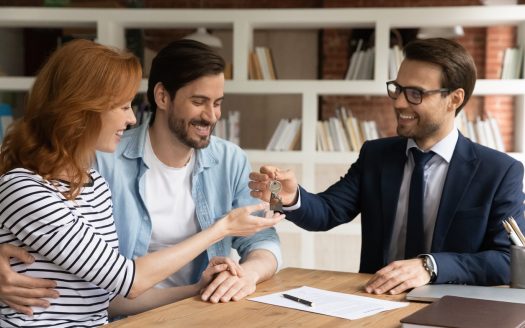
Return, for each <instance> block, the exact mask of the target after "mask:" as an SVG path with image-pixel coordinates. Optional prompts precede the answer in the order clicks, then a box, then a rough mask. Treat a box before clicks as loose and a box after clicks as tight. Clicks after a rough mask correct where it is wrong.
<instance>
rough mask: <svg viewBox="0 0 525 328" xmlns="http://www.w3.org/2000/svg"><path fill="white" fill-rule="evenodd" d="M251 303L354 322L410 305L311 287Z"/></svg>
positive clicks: (275, 294) (288, 291) (253, 299)
mask: <svg viewBox="0 0 525 328" xmlns="http://www.w3.org/2000/svg"><path fill="white" fill-rule="evenodd" d="M283 294H289V295H293V296H295V297H298V298H300V299H303V300H308V301H311V302H312V303H313V306H308V305H305V304H301V303H299V302H297V301H293V300H289V299H287V298H285V297H284V296H283ZM248 300H250V301H255V302H261V303H267V304H272V305H277V306H284V307H287V308H292V309H297V310H302V311H308V312H314V313H320V314H324V315H329V316H333V317H338V318H343V319H350V320H355V319H360V318H364V317H368V316H371V315H374V314H377V313H379V312H383V311H388V310H393V309H399V308H402V307H405V306H407V305H408V304H409V303H408V302H393V301H385V300H379V299H377V298H372V297H364V296H356V295H350V294H344V293H337V292H331V291H327V290H323V289H318V288H313V287H307V286H303V287H300V288H295V289H290V290H286V291H282V292H278V293H274V294H269V295H264V296H259V297H253V298H249V299H248Z"/></svg>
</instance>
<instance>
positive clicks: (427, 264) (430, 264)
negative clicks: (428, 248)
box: [425, 256, 434, 271]
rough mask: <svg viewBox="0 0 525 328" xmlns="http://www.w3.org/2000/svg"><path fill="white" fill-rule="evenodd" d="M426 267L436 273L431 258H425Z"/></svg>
mask: <svg viewBox="0 0 525 328" xmlns="http://www.w3.org/2000/svg"><path fill="white" fill-rule="evenodd" d="M425 265H426V266H427V267H428V268H429V269H430V270H432V271H434V264H433V263H432V260H431V259H430V257H428V256H425Z"/></svg>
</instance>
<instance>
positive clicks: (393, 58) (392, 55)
mask: <svg viewBox="0 0 525 328" xmlns="http://www.w3.org/2000/svg"><path fill="white" fill-rule="evenodd" d="M403 59H405V56H404V55H403V49H401V47H400V46H399V45H397V44H396V45H394V46H393V47H392V48H390V51H389V52H388V77H389V79H390V80H395V79H396V78H397V72H398V71H399V66H401V62H402V61H403Z"/></svg>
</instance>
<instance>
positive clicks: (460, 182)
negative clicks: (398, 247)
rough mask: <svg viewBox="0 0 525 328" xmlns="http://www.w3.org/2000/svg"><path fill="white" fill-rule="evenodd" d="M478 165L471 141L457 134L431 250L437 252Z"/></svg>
mask: <svg viewBox="0 0 525 328" xmlns="http://www.w3.org/2000/svg"><path fill="white" fill-rule="evenodd" d="M478 166H479V160H478V158H477V156H476V154H475V152H474V148H473V147H472V142H471V141H470V140H468V139H466V138H465V137H463V136H462V135H461V133H460V134H459V137H458V143H457V144H456V149H455V150H454V154H453V155H452V159H451V160H450V164H449V167H448V172H447V177H446V179H445V185H444V186H443V192H442V194H441V201H440V204H439V210H438V214H437V218H436V224H435V228H434V235H433V238H432V247H431V251H432V252H439V251H441V249H442V247H443V243H444V241H445V237H446V235H447V232H448V230H449V228H450V224H451V223H452V218H453V217H454V214H455V213H456V211H457V208H458V205H459V202H460V201H461V199H462V198H463V194H464V193H465V191H466V190H467V188H468V187H469V186H470V182H471V180H472V178H473V176H474V174H475V173H476V171H477V169H478Z"/></svg>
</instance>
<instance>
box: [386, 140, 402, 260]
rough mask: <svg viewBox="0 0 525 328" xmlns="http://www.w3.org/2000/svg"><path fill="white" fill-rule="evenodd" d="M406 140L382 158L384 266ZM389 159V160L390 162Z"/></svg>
mask: <svg viewBox="0 0 525 328" xmlns="http://www.w3.org/2000/svg"><path fill="white" fill-rule="evenodd" d="M406 144H407V139H404V138H403V139H400V142H399V143H398V144H396V145H394V146H393V147H391V148H390V149H389V150H387V151H386V154H385V155H384V158H388V159H389V160H388V161H385V162H384V163H383V167H382V170H381V195H382V200H383V201H382V207H383V208H382V209H383V219H384V220H383V222H384V224H383V236H384V238H383V255H384V259H383V262H384V263H385V264H386V262H387V255H388V249H389V247H390V240H391V238H392V229H393V227H394V221H395V218H396V210H397V202H398V200H399V189H400V188H401V181H402V180H403V171H404V168H405V163H406V160H407V156H406ZM390 159H391V160H390Z"/></svg>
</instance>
